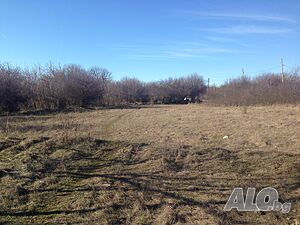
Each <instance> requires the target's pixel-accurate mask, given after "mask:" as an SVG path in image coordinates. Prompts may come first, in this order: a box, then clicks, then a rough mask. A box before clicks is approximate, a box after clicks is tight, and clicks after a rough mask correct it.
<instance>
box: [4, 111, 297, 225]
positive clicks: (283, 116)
mask: <svg viewBox="0 0 300 225" xmlns="http://www.w3.org/2000/svg"><path fill="white" fill-rule="evenodd" d="M186 112H189V113H188V116H186V115H187V114H186ZM298 113H299V107H295V106H294V107H258V108H252V107H248V108H247V114H244V113H243V111H242V110H241V109H239V108H215V107H208V106H168V107H160V108H141V109H128V110H105V111H92V112H85V113H69V114H60V115H53V116H23V117H15V118H14V117H12V118H11V120H10V127H11V129H10V131H9V132H1V135H0V136H1V137H0V179H1V181H0V182H1V183H0V186H1V188H0V223H3V224H297V222H299V221H300V217H299V210H300V204H299V202H300V201H299V200H300V183H299V180H300V179H299V178H300V177H299V174H300V173H299V172H300V167H299V161H300V158H299V157H300V154H299V150H297V147H298V146H299V142H300V140H299V134H298V133H299V131H298V130H297V129H295V128H296V127H297V124H298V123H299V122H300V119H299V116H298V115H299V114H298ZM200 115H201V116H200ZM265 115H269V116H271V117H272V122H271V121H270V122H269V121H268V119H267V118H266V117H265ZM145 118H147V119H146V120H145ZM215 118H220V121H217V120H215ZM260 118H261V119H260ZM263 118H264V119H263ZM0 119H1V120H3V119H4V120H5V118H3V117H1V118H0ZM210 119H211V121H210ZM213 119H214V120H213ZM253 120H255V123H253ZM154 121H156V123H154ZM263 121H265V123H263ZM209 124H210V125H209ZM258 128H259V129H258ZM277 129H278V130H277ZM254 132H255V134H253V133H254ZM251 133H252V135H251ZM279 134H280V135H281V136H280V135H279ZM224 135H228V139H223V138H222V137H223V136H224ZM104 136H105V139H103V138H102V137H104ZM267 186H272V187H275V188H276V189H277V190H278V191H279V194H280V198H281V200H282V201H285V202H292V211H291V212H290V213H289V214H281V213H280V212H267V213H253V212H236V211H231V212H229V213H225V212H223V210H222V208H223V207H224V204H225V203H226V201H227V199H228V197H229V195H230V193H231V191H232V189H233V188H234V187H244V188H247V187H256V188H257V189H260V188H263V187H267Z"/></svg>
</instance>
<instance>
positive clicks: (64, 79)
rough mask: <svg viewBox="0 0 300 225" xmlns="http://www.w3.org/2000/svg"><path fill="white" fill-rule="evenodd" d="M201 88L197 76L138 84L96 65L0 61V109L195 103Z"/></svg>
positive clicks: (134, 80) (202, 91) (136, 81)
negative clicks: (24, 65) (23, 65)
mask: <svg viewBox="0 0 300 225" xmlns="http://www.w3.org/2000/svg"><path fill="white" fill-rule="evenodd" d="M205 91H206V86H205V84H204V81H203V78H202V77H201V76H200V75H198V74H191V75H189V76H185V77H180V78H169V79H165V80H161V81H157V82H142V81H140V80H138V79H136V78H129V77H125V78H123V79H121V80H119V81H115V80H113V79H112V75H111V73H110V72H109V71H108V70H106V69H102V68H99V67H91V68H89V69H85V68H83V67H81V66H80V65H74V64H70V65H64V66H55V65H51V64H50V65H47V66H38V67H33V68H26V69H23V68H21V67H18V66H11V65H9V64H4V63H0V112H16V111H20V110H24V111H28V110H43V109H57V110H62V109H67V108H72V107H84V108H87V107H95V106H119V105H127V104H137V103H139V104H150V103H152V104H159V103H162V104H182V103H186V101H185V100H184V99H185V97H187V96H188V97H189V99H190V100H191V101H197V100H199V99H200V97H201V96H202V95H203V94H204V93H205Z"/></svg>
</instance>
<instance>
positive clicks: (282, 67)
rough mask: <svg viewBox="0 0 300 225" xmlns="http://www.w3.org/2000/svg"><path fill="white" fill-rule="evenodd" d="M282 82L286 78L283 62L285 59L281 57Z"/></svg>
mask: <svg viewBox="0 0 300 225" xmlns="http://www.w3.org/2000/svg"><path fill="white" fill-rule="evenodd" d="M280 63H281V83H283V80H284V66H285V65H284V64H283V59H282V58H281V61H280Z"/></svg>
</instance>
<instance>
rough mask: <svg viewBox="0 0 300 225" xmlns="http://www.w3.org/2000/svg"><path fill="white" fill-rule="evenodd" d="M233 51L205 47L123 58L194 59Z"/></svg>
mask: <svg viewBox="0 0 300 225" xmlns="http://www.w3.org/2000/svg"><path fill="white" fill-rule="evenodd" d="M234 52H236V51H235V50H233V49H227V48H218V47H205V48H186V49H170V50H165V51H157V52H155V51H152V52H147V51H143V52H140V53H134V54H128V55H127V56H125V58H129V59H135V60H160V59H195V58H201V57H205V56H207V55H209V54H217V53H234Z"/></svg>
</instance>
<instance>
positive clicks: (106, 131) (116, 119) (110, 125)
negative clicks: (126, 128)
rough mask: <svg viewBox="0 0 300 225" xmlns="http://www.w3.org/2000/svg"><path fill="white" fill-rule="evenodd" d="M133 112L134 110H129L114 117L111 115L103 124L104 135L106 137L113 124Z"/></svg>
mask: <svg viewBox="0 0 300 225" xmlns="http://www.w3.org/2000/svg"><path fill="white" fill-rule="evenodd" d="M133 112H134V110H130V111H129V112H124V113H122V114H121V115H117V116H116V117H113V118H112V119H111V120H110V121H108V123H106V124H104V125H103V127H102V129H103V131H104V135H105V136H106V137H107V136H109V134H110V133H111V132H112V128H113V126H114V125H115V124H116V123H117V122H119V121H120V120H122V119H123V118H124V117H126V116H128V115H131V114H132V113H133Z"/></svg>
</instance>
